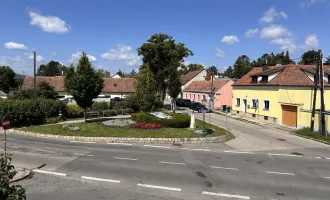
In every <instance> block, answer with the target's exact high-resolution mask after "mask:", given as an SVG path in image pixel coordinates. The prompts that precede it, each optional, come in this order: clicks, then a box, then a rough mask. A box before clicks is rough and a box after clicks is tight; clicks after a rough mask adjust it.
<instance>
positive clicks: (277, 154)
mask: <svg viewBox="0 0 330 200" xmlns="http://www.w3.org/2000/svg"><path fill="white" fill-rule="evenodd" d="M268 155H270V156H287V157H298V158H301V157H302V156H299V155H293V154H280V153H269V154H268Z"/></svg>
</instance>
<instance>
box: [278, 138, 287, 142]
mask: <svg viewBox="0 0 330 200" xmlns="http://www.w3.org/2000/svg"><path fill="white" fill-rule="evenodd" d="M277 140H279V141H282V142H284V141H286V140H285V139H282V138H280V139H277Z"/></svg>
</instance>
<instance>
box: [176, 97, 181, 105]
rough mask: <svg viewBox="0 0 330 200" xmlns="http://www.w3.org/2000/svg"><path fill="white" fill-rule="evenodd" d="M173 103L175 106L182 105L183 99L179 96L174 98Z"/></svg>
mask: <svg viewBox="0 0 330 200" xmlns="http://www.w3.org/2000/svg"><path fill="white" fill-rule="evenodd" d="M175 104H176V105H177V106H182V104H183V99H181V98H177V99H175Z"/></svg>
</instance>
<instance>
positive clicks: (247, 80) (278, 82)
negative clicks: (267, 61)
mask: <svg viewBox="0 0 330 200" xmlns="http://www.w3.org/2000/svg"><path fill="white" fill-rule="evenodd" d="M314 68H315V66H314V65H294V64H289V65H283V66H270V67H269V69H268V70H266V71H262V67H255V68H253V69H252V70H251V71H250V72H249V73H247V74H246V75H245V76H243V77H242V78H241V79H239V80H238V81H236V82H235V83H234V84H233V86H258V85H270V86H271V85H273V86H314V83H313V81H312V80H311V79H310V78H308V76H307V75H306V73H305V72H304V71H308V72H310V71H311V70H313V69H314ZM323 68H324V70H325V71H330V66H323ZM269 72H272V73H275V72H280V73H279V74H278V75H277V76H275V77H274V78H273V79H272V80H270V81H269V82H268V83H261V82H258V83H252V78H251V76H261V75H262V74H264V75H270V74H272V73H269ZM325 86H330V85H329V84H328V83H325Z"/></svg>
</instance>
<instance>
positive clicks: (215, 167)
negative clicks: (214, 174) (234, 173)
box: [210, 166, 239, 170]
mask: <svg viewBox="0 0 330 200" xmlns="http://www.w3.org/2000/svg"><path fill="white" fill-rule="evenodd" d="M210 167H211V168H214V169H229V170H239V169H237V168H230V167H229V168H227V167H217V166H210Z"/></svg>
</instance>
